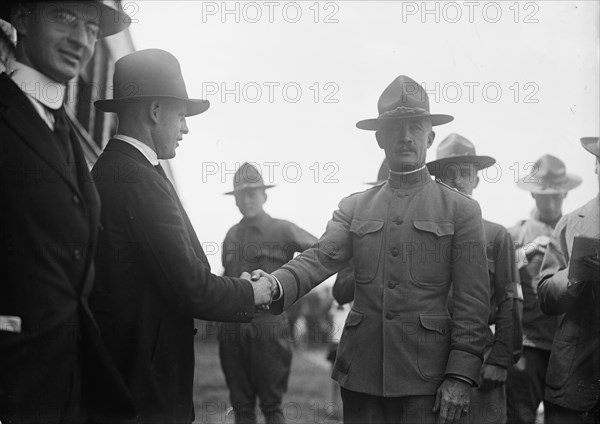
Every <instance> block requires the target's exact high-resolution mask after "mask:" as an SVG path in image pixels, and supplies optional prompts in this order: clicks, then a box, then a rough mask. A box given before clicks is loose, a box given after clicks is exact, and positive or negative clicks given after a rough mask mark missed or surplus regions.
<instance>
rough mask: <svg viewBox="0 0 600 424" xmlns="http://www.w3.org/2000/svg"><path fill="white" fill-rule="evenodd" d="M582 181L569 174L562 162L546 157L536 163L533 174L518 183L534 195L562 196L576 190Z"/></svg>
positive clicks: (555, 158)
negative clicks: (561, 194)
mask: <svg viewBox="0 0 600 424" xmlns="http://www.w3.org/2000/svg"><path fill="white" fill-rule="evenodd" d="M581 181H582V179H581V178H580V177H578V176H577V175H574V174H567V168H566V166H565V164H564V162H563V161H562V160H560V159H558V158H557V157H555V156H552V155H544V156H542V157H541V158H539V159H538V160H537V161H536V162H535V164H534V166H533V169H532V171H531V174H529V175H527V176H526V177H524V178H521V179H520V180H519V181H517V185H518V186H519V188H522V189H523V190H527V191H530V192H531V193H534V194H560V193H566V192H567V191H569V190H572V189H574V188H575V187H577V186H578V185H579V184H581Z"/></svg>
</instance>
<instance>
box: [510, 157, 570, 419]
mask: <svg viewBox="0 0 600 424" xmlns="http://www.w3.org/2000/svg"><path fill="white" fill-rule="evenodd" d="M579 184H581V178H580V177H578V176H576V175H572V174H568V173H567V171H566V167H565V164H564V163H563V162H562V161H561V160H560V159H558V158H556V157H554V156H552V155H544V156H542V157H541V158H540V159H538V160H537V162H536V163H535V165H534V167H533V171H532V173H531V174H530V175H528V176H526V177H524V178H522V179H520V180H519V181H518V182H517V186H519V188H521V189H523V190H527V191H529V192H530V193H531V196H532V197H533V199H534V200H535V209H534V210H533V211H532V213H531V217H530V218H529V219H526V220H522V221H521V222H519V223H518V224H517V225H516V226H514V227H512V228H509V232H510V234H511V236H512V238H513V240H514V242H515V247H516V259H517V266H518V267H519V275H520V278H521V287H522V289H523V355H522V357H521V359H520V360H519V362H517V363H516V364H515V365H514V366H513V367H511V368H510V369H509V370H508V378H507V381H506V391H507V406H508V421H509V422H510V423H518V424H533V423H534V422H535V419H536V415H537V409H538V407H539V404H540V402H542V401H543V400H544V380H545V379H546V369H547V368H548V360H549V358H550V349H551V347H552V339H553V338H554V333H555V332H556V328H557V320H556V317H553V316H548V315H546V314H544V313H543V312H542V311H541V310H540V308H539V305H538V298H537V285H538V282H539V275H538V274H539V271H540V267H541V266H542V259H543V257H544V252H545V251H546V246H547V245H548V241H549V237H550V234H552V231H553V230H554V227H556V224H557V222H558V220H559V219H560V218H561V216H562V203H563V200H564V198H565V196H566V195H567V192H568V191H569V190H572V189H574V188H575V187H577V186H578V185H579ZM544 404H546V403H545V402H544Z"/></svg>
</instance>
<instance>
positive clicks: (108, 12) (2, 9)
mask: <svg viewBox="0 0 600 424" xmlns="http://www.w3.org/2000/svg"><path fill="white" fill-rule="evenodd" d="M17 3H47V5H48V6H52V4H56V5H59V4H66V5H69V4H71V5H81V4H82V3H90V4H87V5H86V6H85V12H86V14H87V16H89V17H96V16H98V17H99V21H98V25H99V26H100V30H101V32H100V35H99V38H103V37H108V36H109V35H113V34H116V33H117V32H121V31H123V30H124V29H126V28H127V27H129V25H130V24H131V17H130V16H129V15H128V14H127V13H125V12H123V11H122V10H121V9H120V8H115V7H112V6H110V5H108V4H105V2H104V1H100V0H98V1H94V0H86V1H85V2H83V1H50V0H36V1H16V0H2V3H1V4H0V19H3V20H5V21H6V22H9V23H10V19H11V18H10V12H11V9H12V7H13V6H14V5H15V4H17Z"/></svg>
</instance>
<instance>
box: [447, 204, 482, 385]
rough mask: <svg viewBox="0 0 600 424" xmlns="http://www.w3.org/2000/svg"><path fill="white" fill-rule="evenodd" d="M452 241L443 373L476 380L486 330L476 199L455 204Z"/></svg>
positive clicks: (479, 218) (479, 225)
mask: <svg viewBox="0 0 600 424" xmlns="http://www.w3.org/2000/svg"><path fill="white" fill-rule="evenodd" d="M459 208H460V209H459V212H458V213H457V214H456V215H457V216H456V218H455V230H454V236H453V240H452V259H453V260H452V263H451V266H452V284H453V304H454V310H453V314H452V333H451V341H450V355H449V357H448V362H447V364H446V375H456V376H462V377H465V378H468V379H470V380H472V381H474V382H475V381H479V371H480V369H481V364H482V359H483V351H484V349H485V344H486V333H487V331H488V327H487V323H488V313H489V304H490V284H489V277H488V269H487V260H486V254H485V248H486V243H485V234H484V229H483V220H482V218H481V210H480V209H479V205H478V204H477V202H474V201H468V203H464V204H461V205H459Z"/></svg>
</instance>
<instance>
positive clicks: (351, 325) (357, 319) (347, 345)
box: [335, 309, 363, 374]
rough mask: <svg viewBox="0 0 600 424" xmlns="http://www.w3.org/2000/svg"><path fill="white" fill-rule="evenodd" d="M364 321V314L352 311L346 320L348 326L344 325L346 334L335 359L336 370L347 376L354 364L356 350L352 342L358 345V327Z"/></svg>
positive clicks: (342, 338) (343, 334) (343, 335)
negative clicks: (353, 355)
mask: <svg viewBox="0 0 600 424" xmlns="http://www.w3.org/2000/svg"><path fill="white" fill-rule="evenodd" d="M362 320H363V314H361V313H360V312H358V311H355V310H354V309H352V310H350V313H349V314H348V318H346V324H344V332H343V333H342V337H341V339H340V344H339V345H338V350H337V354H336V358H335V368H336V369H337V370H339V371H341V372H343V373H344V374H347V373H348V371H349V370H350V364H351V363H352V354H353V353H354V351H355V350H356V346H354V349H352V348H351V344H352V342H351V340H352V339H354V343H355V344H356V343H357V342H356V337H357V331H358V326H359V324H360V323H361V321H362Z"/></svg>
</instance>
